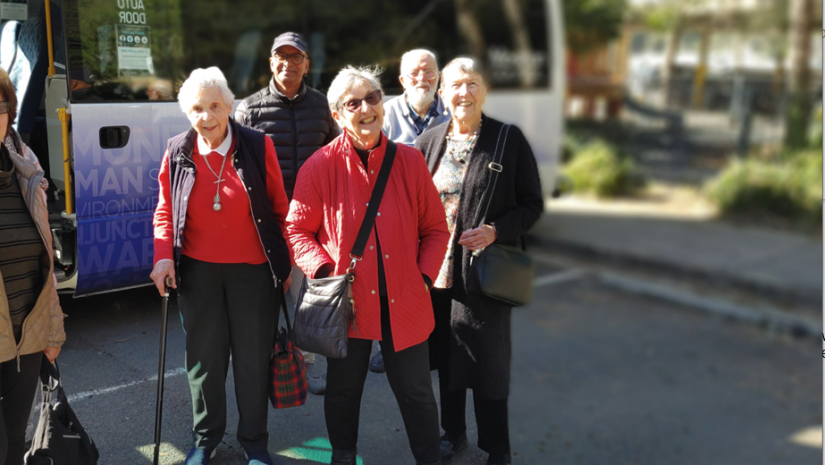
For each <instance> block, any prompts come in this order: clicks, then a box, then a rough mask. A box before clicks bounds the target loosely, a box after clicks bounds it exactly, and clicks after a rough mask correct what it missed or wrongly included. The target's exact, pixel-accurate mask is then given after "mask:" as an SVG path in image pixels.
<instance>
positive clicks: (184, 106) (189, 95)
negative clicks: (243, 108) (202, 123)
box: [178, 66, 235, 114]
mask: <svg viewBox="0 0 825 465" xmlns="http://www.w3.org/2000/svg"><path fill="white" fill-rule="evenodd" d="M211 87H217V88H218V90H220V91H221V96H223V101H224V103H225V104H226V105H227V106H228V107H229V108H232V104H233V103H234V102H235V94H233V93H232V91H231V90H229V84H227V82H226V78H225V77H224V75H223V73H222V72H221V70H220V69H218V67H217V66H212V67H210V68H206V69H203V68H198V69H196V70H194V71H192V74H190V75H189V77H188V78H186V80H185V81H183V85H181V86H180V91H178V104H179V105H180V109H181V110H183V112H184V113H186V114H189V111H190V110H191V109H192V106H193V105H194V104H195V101H196V100H197V98H198V94H199V93H200V92H201V91H202V90H203V89H209V88H211Z"/></svg>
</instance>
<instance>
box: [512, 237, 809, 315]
mask: <svg viewBox="0 0 825 465" xmlns="http://www.w3.org/2000/svg"><path fill="white" fill-rule="evenodd" d="M527 236H528V243H531V244H537V245H540V246H542V247H545V248H547V249H549V250H551V251H553V252H555V253H559V254H561V255H565V256H573V257H577V258H581V259H586V260H598V261H601V262H606V263H608V264H613V265H620V266H622V267H631V268H635V269H637V270H640V271H646V272H654V273H661V274H663V275H666V276H668V277H670V278H674V279H689V280H692V281H698V282H700V283H702V284H704V285H707V286H709V287H711V288H716V289H725V288H733V289H736V290H739V291H744V292H747V293H750V294H753V295H755V296H758V297H762V298H765V299H767V300H770V301H773V302H775V303H781V304H786V305H787V304H792V305H802V306H807V307H815V308H822V304H823V301H822V293H821V290H820V289H817V290H816V292H811V291H806V290H799V289H787V288H782V287H780V286H776V285H772V284H770V283H766V282H760V281H756V280H750V279H743V278H741V277H738V276H735V275H731V274H725V273H714V272H712V271H709V270H702V269H696V268H688V267H684V266H680V265H678V264H676V263H673V262H669V261H664V260H657V259H655V258H642V257H638V256H633V255H630V254H627V253H622V252H619V251H615V250H605V249H602V248H599V247H596V246H593V245H589V244H582V243H578V242H574V241H566V240H563V239H558V238H554V237H548V236H546V235H544V236H541V235H537V234H536V233H535V232H534V233H528V234H527Z"/></svg>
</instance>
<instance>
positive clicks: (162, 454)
mask: <svg viewBox="0 0 825 465" xmlns="http://www.w3.org/2000/svg"><path fill="white" fill-rule="evenodd" d="M155 379H157V376H155ZM135 450H137V451H138V453H139V454H140V455H142V456H143V457H144V458H145V459H146V460H148V461H149V463H151V462H152V461H153V460H154V459H155V445H154V444H147V445H145V446H138V447H135ZM184 460H186V454H185V453H184V452H183V451H182V450H180V449H178V448H177V447H175V446H173V445H172V444H170V443H168V442H161V443H160V451H158V461H159V462H160V463H169V464H171V463H183V462H184Z"/></svg>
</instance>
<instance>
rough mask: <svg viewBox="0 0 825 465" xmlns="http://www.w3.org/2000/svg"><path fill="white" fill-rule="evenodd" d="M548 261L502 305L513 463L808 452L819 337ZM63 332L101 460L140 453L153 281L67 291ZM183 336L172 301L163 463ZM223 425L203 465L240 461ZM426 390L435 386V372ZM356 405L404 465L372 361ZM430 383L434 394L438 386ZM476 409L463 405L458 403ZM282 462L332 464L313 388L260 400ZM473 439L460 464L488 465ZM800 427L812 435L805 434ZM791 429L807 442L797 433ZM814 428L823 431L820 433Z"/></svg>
mask: <svg viewBox="0 0 825 465" xmlns="http://www.w3.org/2000/svg"><path fill="white" fill-rule="evenodd" d="M569 271H570V270H564V269H560V268H556V267H552V266H548V265H546V264H543V265H541V266H540V267H539V273H538V276H539V277H540V278H545V279H543V280H542V281H541V282H542V283H544V285H542V286H541V287H538V288H537V289H536V295H535V297H534V302H533V303H532V304H531V305H530V306H528V307H525V308H520V309H517V310H516V311H514V312H513V315H514V317H513V332H514V337H513V367H512V370H513V372H512V379H513V382H512V392H511V396H510V428H511V441H512V449H513V462H514V463H516V464H550V463H552V464H577V465H578V464H582V465H586V464H599V465H602V464H609V465H614V464H640V465H641V464H669V465H675V464H690V465H695V464H704V465H714V464H719V465H738V464H741V465H745V464H747V465H759V464H794V465H797V464H815V463H821V459H822V450H821V445H817V444H814V445H813V446H811V445H805V438H813V439H814V440H816V439H817V436H816V435H817V434H820V435H821V429H819V428H820V426H819V425H821V424H822V416H821V412H822V371H821V365H820V359H819V357H817V355H819V350H820V348H819V346H818V345H817V344H816V343H814V342H811V341H810V340H794V339H791V338H789V337H787V336H777V335H771V334H768V333H766V332H764V331H762V330H760V329H758V328H752V327H749V326H747V325H744V324H739V323H735V322H730V321H725V320H722V319H720V318H715V317H712V316H709V315H706V314H703V313H699V312H696V311H694V310H692V309H687V308H684V307H679V306H677V305H674V304H672V303H669V302H666V301H660V300H655V299H650V298H644V297H640V296H637V295H634V294H630V293H625V292H622V291H618V290H614V289H612V288H610V287H606V286H605V285H604V284H601V283H599V282H598V281H596V280H593V279H589V278H588V277H587V276H586V275H584V276H583V277H580V278H576V279H571V280H560V281H556V280H555V279H553V278H550V279H547V278H546V277H547V276H549V275H556V276H569V274H559V273H568V272H569ZM63 304H64V311H65V312H66V313H67V314H68V315H69V317H68V318H67V320H66V328H67V333H68V341H67V343H66V345H65V346H64V349H63V352H62V353H61V355H60V359H59V363H60V368H61V370H62V376H63V382H64V386H65V389H66V391H67V394H68V395H69V396H70V403H71V405H72V407H73V408H74V409H75V412H76V413H77V415H78V417H79V418H80V421H81V422H82V423H83V425H84V426H85V427H86V429H87V430H88V431H89V432H90V434H91V436H92V438H93V439H94V440H95V441H96V443H97V446H98V448H99V450H100V453H101V459H100V463H101V464H104V465H105V464H142V463H151V451H152V446H151V445H152V441H153V425H154V411H155V389H156V383H155V380H154V379H151V377H152V376H153V375H156V373H157V354H158V340H159V331H160V325H161V321H160V298H159V297H158V295H157V292H156V291H155V290H154V289H151V288H143V289H137V290H131V291H124V292H120V293H116V294H110V295H103V296H95V297H89V298H84V299H76V300H71V299H63ZM183 338H184V334H183V331H182V329H181V325H180V320H179V314H178V313H177V309H176V307H175V303H174V300H173V302H172V304H171V305H170V320H169V343H168V361H167V365H166V367H167V370H168V377H167V378H166V396H165V401H164V418H163V431H164V432H163V441H164V446H163V448H162V456H161V458H162V460H161V462H162V463H164V464H174V463H182V461H183V457H184V455H185V453H186V451H187V450H188V449H189V447H190V444H191V437H190V429H191V418H192V417H191V415H192V414H191V407H190V397H189V391H188V387H187V384H186V378H185V375H183V373H182V369H181V367H182V365H183ZM227 385H228V392H229V395H228V400H227V401H228V404H229V406H230V407H229V411H230V414H229V415H230V417H229V424H228V426H227V434H226V437H225V439H224V443H223V444H222V445H221V447H219V449H218V451H217V456H216V458H215V459H214V460H213V461H212V463H214V464H217V465H220V464H241V463H246V462H245V461H244V456H243V451H242V450H241V448H240V446H239V445H238V443H237V440H236V439H235V437H234V431H235V428H236V424H237V410H236V408H235V400H234V395H233V394H232V391H233V386H232V380H231V374H230V379H229V380H228V382H227ZM433 386H434V389H438V383H437V380H436V378H435V377H434V378H433ZM365 389H366V391H365V393H364V400H363V404H362V415H361V431H360V441H359V455H360V456H361V457H362V460H363V463H364V464H412V463H414V459H413V457H412V454H411V453H410V452H409V446H408V443H407V438H406V434H405V431H404V426H403V423H402V421H401V417H400V415H399V413H398V409H397V406H396V404H395V400H394V398H393V396H392V393H391V391H390V388H389V385H388V383H387V380H386V377H385V376H384V375H380V374H374V373H370V374H369V376H368V379H367V385H366V388H365ZM436 392H437V391H436ZM468 412H469V415H472V403H471V402H470V403H469V405H468ZM269 418H270V419H269V431H270V435H271V436H270V442H269V450H270V452H271V453H272V455H273V457H274V458H275V462H276V463H277V464H313V463H328V462H329V456H330V452H329V443H328V441H327V440H326V428H325V426H324V418H323V399H322V398H321V397H316V396H312V395H310V398H309V400H308V402H307V405H305V406H304V407H300V408H292V409H287V410H283V411H275V410H272V409H270V412H269ZM473 423H474V420H473V419H472V418H471V419H470V421H469V422H468V425H469V427H470V431H469V432H468V433H469V435H470V440H471V443H472V445H471V447H470V448H469V449H468V450H467V451H466V452H464V453H463V454H462V455H461V456H460V458H459V459H458V460H456V462H455V463H456V464H458V465H465V464H466V465H469V464H483V463H485V459H486V454H484V453H483V452H482V451H480V450H479V449H478V448H477V447H475V445H474V444H475V438H476V430H475V427H474V425H473ZM806 433H807V436H806ZM799 438H802V439H799ZM820 438H821V436H820Z"/></svg>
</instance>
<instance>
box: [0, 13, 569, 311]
mask: <svg viewBox="0 0 825 465" xmlns="http://www.w3.org/2000/svg"><path fill="white" fill-rule="evenodd" d="M17 1H20V0H17ZM559 3H560V2H559V1H558V0H473V1H469V0H406V1H390V0H300V1H289V2H287V1H278V0H272V1H266V2H263V1H260V0H234V1H226V0H62V1H56V0H52V1H51V2H49V0H45V2H44V1H42V0H30V1H29V2H28V3H26V2H25V1H24V2H23V3H3V4H2V8H0V19H2V28H1V29H0V66H3V67H4V68H5V69H6V70H8V71H9V73H10V75H11V77H12V80H13V82H14V83H15V87H16V89H17V93H18V98H19V111H18V119H17V123H16V127H17V129H18V131H19V132H20V133H21V134H22V135H23V136H24V138H25V139H26V140H27V141H28V143H29V145H30V146H31V147H32V148H33V149H34V150H35V153H37V155H38V156H39V157H40V158H41V161H42V162H43V165H44V168H46V170H47V176H48V177H49V179H50V181H51V184H52V186H53V187H52V188H51V189H50V192H49V195H50V200H51V212H52V215H51V220H52V228H53V231H54V238H55V248H56V249H57V253H56V260H57V261H58V262H59V263H58V264H57V266H56V269H58V270H59V272H58V274H59V281H60V284H59V286H60V288H61V289H63V290H64V291H65V292H72V293H74V294H75V295H77V296H80V295H89V294H93V293H99V292H108V291H113V290H118V289H125V288H129V287H134V286H140V285H145V284H149V283H150V281H149V277H148V276H149V272H150V271H151V268H152V256H153V249H152V214H153V211H154V208H155V205H156V203H157V173H158V169H159V166H160V160H161V157H162V155H163V151H164V149H165V147H166V141H167V139H168V138H169V137H170V136H173V135H175V134H177V133H180V132H182V131H184V130H186V129H187V128H188V127H189V126H188V122H187V120H186V118H185V117H184V115H183V113H182V112H181V111H180V108H179V107H178V105H177V102H176V97H177V94H176V89H177V88H178V86H179V85H180V83H182V82H183V80H184V79H185V78H186V77H187V75H188V73H189V72H190V71H191V70H192V69H194V68H203V67H208V66H218V67H219V68H221V70H223V72H224V74H225V75H226V76H227V79H228V80H229V83H230V87H231V88H232V90H233V92H234V93H235V95H236V97H237V98H238V99H242V98H244V97H246V96H248V95H250V94H252V93H253V92H256V91H257V90H259V89H260V88H262V87H264V86H265V85H267V83H268V82H269V80H270V78H271V72H270V70H269V65H268V57H269V51H270V46H271V43H272V40H273V39H274V37H276V36H277V35H278V34H280V33H282V32H285V31H294V32H299V33H301V34H303V35H304V37H305V38H306V39H307V42H308V44H309V47H310V59H311V63H312V64H311V68H310V72H309V74H308V76H307V82H308V84H309V85H310V86H312V87H315V88H317V89H318V90H320V91H322V92H325V91H326V88H327V86H328V85H329V83H330V81H331V80H332V78H333V77H334V76H335V74H336V73H337V72H338V70H340V69H341V68H342V67H343V66H345V65H347V64H352V65H375V64H377V65H380V66H381V67H383V68H384V69H385V72H384V74H383V77H382V80H383V82H382V84H383V85H384V87H385V90H386V91H387V94H388V95H392V94H396V95H397V94H400V93H401V88H400V84H399V82H398V74H399V61H400V57H401V55H402V53H403V52H405V51H407V50H410V49H413V48H428V49H430V50H432V51H434V52H435V53H436V55H437V57H438V59H439V62H440V63H441V64H442V65H443V64H444V63H446V62H447V61H449V60H450V59H452V58H453V57H455V56H458V55H474V56H476V57H477V58H480V59H481V60H482V61H483V63H484V64H485V67H486V69H487V71H488V76H487V81H488V84H489V85H490V93H489V96H488V98H487V103H486V106H485V111H486V112H487V113H488V114H489V115H490V116H492V117H495V118H498V119H501V120H503V121H505V122H508V123H514V124H516V125H518V126H519V127H520V128H521V129H522V130H523V131H524V133H525V135H526V136H527V138H528V140H529V141H530V143H531V145H532V148H533V151H534V152H535V154H536V158H537V159H538V164H539V168H540V170H541V176H542V182H543V188H544V190H545V194H546V195H548V196H549V195H550V193H551V192H552V190H553V188H554V186H555V178H556V174H557V160H558V155H559V148H560V145H561V139H562V99H563V97H564V89H565V83H564V73H563V69H564V43H563V25H562V12H561V7H560V4H559ZM47 5H48V7H49V8H48V9H49V10H50V17H51V21H50V24H49V21H46V17H47V15H46V13H45V10H46V9H47V8H46V6H47ZM49 31H51V32H52V34H51V35H52V37H53V39H52V45H53V51H52V54H53V56H54V58H53V63H54V65H53V69H52V70H49V67H50V63H51V60H50V58H49V47H48V44H49V40H48V37H49ZM44 84H45V85H44ZM59 109H65V110H64V111H65V113H67V114H68V115H69V116H68V118H66V117H64V118H63V119H64V120H66V119H70V121H68V122H63V121H61V116H60V115H61V112H60V111H58V110H59ZM64 126H65V127H64ZM64 129H65V130H67V137H65V138H64V136H63V133H64V132H63V131H64ZM64 142H66V151H67V152H68V153H67V156H66V157H65V162H64ZM67 179H68V182H67Z"/></svg>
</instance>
